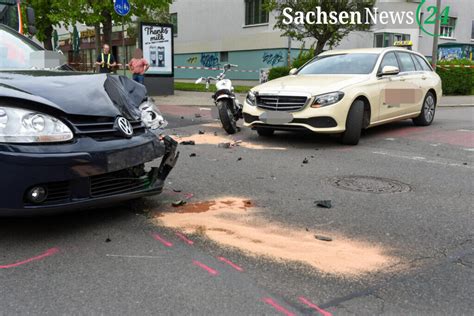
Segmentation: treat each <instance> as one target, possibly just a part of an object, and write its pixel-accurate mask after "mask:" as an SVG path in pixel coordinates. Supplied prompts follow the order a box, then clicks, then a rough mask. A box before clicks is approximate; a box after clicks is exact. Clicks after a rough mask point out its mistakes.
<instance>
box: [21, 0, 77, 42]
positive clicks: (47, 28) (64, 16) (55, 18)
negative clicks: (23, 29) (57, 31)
mask: <svg viewBox="0 0 474 316" xmlns="http://www.w3.org/2000/svg"><path fill="white" fill-rule="evenodd" d="M24 4H26V6H30V7H32V8H33V9H34V10H35V17H36V21H35V26H36V29H37V33H36V38H37V39H38V40H39V41H41V42H42V43H43V45H44V48H46V49H48V50H52V49H53V43H52V37H53V30H54V27H55V26H59V25H60V23H61V22H67V21H69V20H70V16H69V11H68V10H67V7H68V0H25V1H24Z"/></svg>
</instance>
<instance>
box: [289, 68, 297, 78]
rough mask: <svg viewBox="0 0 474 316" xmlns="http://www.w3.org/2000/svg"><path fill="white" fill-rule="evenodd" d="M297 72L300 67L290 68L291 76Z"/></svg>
mask: <svg viewBox="0 0 474 316" xmlns="http://www.w3.org/2000/svg"><path fill="white" fill-rule="evenodd" d="M297 72H298V68H293V69H291V70H290V76H293V75H296V73H297Z"/></svg>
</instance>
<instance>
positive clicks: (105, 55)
mask: <svg viewBox="0 0 474 316" xmlns="http://www.w3.org/2000/svg"><path fill="white" fill-rule="evenodd" d="M95 64H96V65H97V66H99V72H100V73H110V72H111V71H112V70H113V67H115V66H116V65H117V63H116V62H115V58H114V55H112V53H110V46H109V45H107V44H104V46H103V47H102V53H100V54H99V56H97V61H96V63H95Z"/></svg>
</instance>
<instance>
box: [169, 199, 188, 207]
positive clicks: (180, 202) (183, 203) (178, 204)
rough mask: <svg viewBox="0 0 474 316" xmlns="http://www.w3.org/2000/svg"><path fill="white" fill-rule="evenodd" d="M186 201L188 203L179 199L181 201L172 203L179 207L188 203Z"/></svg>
mask: <svg viewBox="0 0 474 316" xmlns="http://www.w3.org/2000/svg"><path fill="white" fill-rule="evenodd" d="M186 203H187V202H186V201H183V200H179V201H175V202H173V203H172V204H171V205H173V206H174V207H179V206H183V205H186Z"/></svg>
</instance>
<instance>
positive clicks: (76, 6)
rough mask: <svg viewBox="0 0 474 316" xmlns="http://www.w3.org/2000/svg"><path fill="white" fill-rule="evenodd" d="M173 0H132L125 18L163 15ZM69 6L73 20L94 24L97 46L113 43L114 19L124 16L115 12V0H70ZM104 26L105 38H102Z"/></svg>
mask: <svg viewBox="0 0 474 316" xmlns="http://www.w3.org/2000/svg"><path fill="white" fill-rule="evenodd" d="M171 2H172V0H130V6H131V12H130V14H129V15H127V16H126V17H125V18H124V21H125V23H131V22H133V21H134V20H133V21H132V17H135V19H136V18H138V19H139V20H140V19H144V18H145V19H147V18H149V17H155V16H161V14H162V12H168V8H169V5H170V3H171ZM69 8H70V9H71V14H70V15H71V16H72V19H71V20H72V21H73V22H80V23H84V24H86V25H88V26H94V27H95V30H96V32H95V33H96V48H97V49H99V48H100V46H101V44H105V43H107V44H109V45H110V44H111V42H112V26H113V23H114V21H115V22H120V23H121V21H122V17H121V16H119V15H118V14H117V13H115V10H114V1H113V0H69ZM101 26H102V33H103V40H102V41H101V38H100V30H101Z"/></svg>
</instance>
